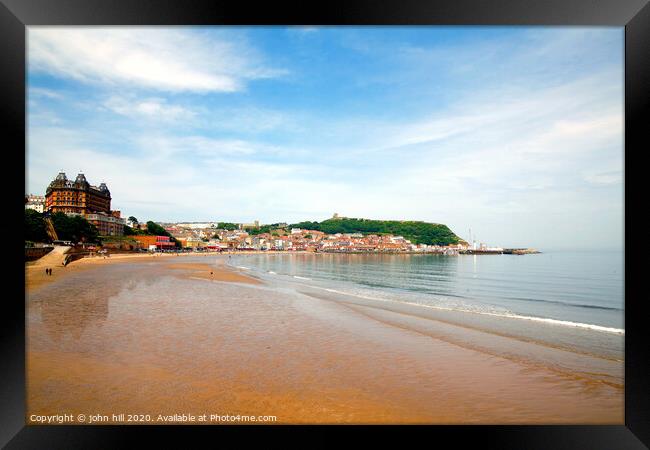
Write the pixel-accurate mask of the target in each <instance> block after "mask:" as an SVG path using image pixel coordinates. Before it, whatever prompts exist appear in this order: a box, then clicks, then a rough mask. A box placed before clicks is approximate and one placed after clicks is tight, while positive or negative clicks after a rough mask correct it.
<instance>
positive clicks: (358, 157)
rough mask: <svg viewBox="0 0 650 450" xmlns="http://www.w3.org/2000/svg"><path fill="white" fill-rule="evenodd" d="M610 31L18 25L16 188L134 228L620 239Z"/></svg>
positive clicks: (613, 32) (528, 242) (504, 240)
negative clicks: (390, 225)
mask: <svg viewBox="0 0 650 450" xmlns="http://www.w3.org/2000/svg"><path fill="white" fill-rule="evenodd" d="M623 38H624V29H623V28H622V27H621V28H619V27H608V28H593V27H494V26H491V27H478V26H474V27H441V26H407V27H311V26H309V27H308V26H304V27H277V26H276V27H38V26H30V27H28V29H27V44H28V47H27V66H28V67H27V105H28V106H27V121H28V128H27V152H26V187H25V189H26V194H38V195H44V193H45V190H46V188H47V186H48V184H49V183H50V181H51V180H53V179H54V177H55V176H56V175H57V173H58V172H59V171H61V170H63V171H64V172H66V174H67V176H68V177H69V178H74V177H75V176H76V175H77V173H79V172H83V173H84V174H85V176H86V178H87V179H88V181H89V182H90V183H91V184H93V185H99V184H100V183H101V182H105V183H106V184H107V185H108V188H109V189H110V191H111V195H112V209H116V210H120V211H121V212H122V216H123V217H128V216H135V217H137V218H138V219H139V220H140V221H146V220H154V221H160V222H176V221H197V222H198V221H228V222H252V221H254V220H259V221H260V222H261V223H277V222H288V223H292V222H298V221H303V220H312V221H321V220H325V219H327V218H329V217H331V216H332V215H333V214H334V213H338V214H339V215H341V216H346V217H363V218H371V219H395V220H423V221H427V222H435V223H444V224H446V225H448V226H449V227H450V228H451V229H452V230H453V231H454V232H455V233H456V234H457V235H459V236H461V237H462V238H465V239H468V238H469V230H470V229H471V231H472V237H473V238H476V239H477V240H478V241H480V242H485V243H487V244H489V245H498V246H505V247H520V246H522V247H536V248H539V249H542V250H544V249H551V248H552V249H569V248H581V249H595V248H607V249H622V247H623V214H624V211H623V188H624V186H623V158H624V153H623V149H624V147H623V145H624V141H623V138H624V133H623V130H624V128H623V106H624V91H623V73H624V72H623V70H624V63H623V56H624V52H623V50H624V39H623Z"/></svg>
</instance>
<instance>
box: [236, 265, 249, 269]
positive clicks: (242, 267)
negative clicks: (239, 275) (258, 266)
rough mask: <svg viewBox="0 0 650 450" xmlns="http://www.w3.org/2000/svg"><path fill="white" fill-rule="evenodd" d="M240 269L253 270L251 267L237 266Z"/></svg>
mask: <svg viewBox="0 0 650 450" xmlns="http://www.w3.org/2000/svg"><path fill="white" fill-rule="evenodd" d="M236 267H237V268H238V269H244V270H251V268H250V267H245V266H236Z"/></svg>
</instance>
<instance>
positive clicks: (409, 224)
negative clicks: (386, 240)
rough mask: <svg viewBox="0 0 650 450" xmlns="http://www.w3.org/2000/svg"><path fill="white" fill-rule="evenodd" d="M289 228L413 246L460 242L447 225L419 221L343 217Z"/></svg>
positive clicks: (298, 224) (304, 223)
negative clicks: (399, 239)
mask: <svg viewBox="0 0 650 450" xmlns="http://www.w3.org/2000/svg"><path fill="white" fill-rule="evenodd" d="M289 227H290V228H304V229H307V230H317V231H322V232H324V233H328V234H335V233H362V234H364V235H365V234H392V235H396V236H404V237H405V238H406V239H408V240H410V241H411V242H413V243H414V244H429V245H449V244H457V243H458V242H459V241H460V240H461V239H460V238H459V237H458V236H456V235H455V234H454V233H453V232H452V231H451V230H450V229H449V227H447V225H443V224H439V223H427V222H420V221H399V220H370V219H350V218H347V217H345V218H337V219H327V220H324V221H322V222H300V223H295V224H292V225H289Z"/></svg>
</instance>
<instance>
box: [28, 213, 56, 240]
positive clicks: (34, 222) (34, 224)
mask: <svg viewBox="0 0 650 450" xmlns="http://www.w3.org/2000/svg"><path fill="white" fill-rule="evenodd" d="M25 240H26V241H33V242H50V238H49V237H48V235H47V231H46V228H45V218H44V217H43V214H41V213H39V212H38V211H34V210H33V209H26V210H25Z"/></svg>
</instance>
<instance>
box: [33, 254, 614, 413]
mask: <svg viewBox="0 0 650 450" xmlns="http://www.w3.org/2000/svg"><path fill="white" fill-rule="evenodd" d="M193 256H194V255H193ZM226 261H227V256H225V255H215V254H209V255H205V257H203V256H202V257H201V258H184V257H181V256H178V257H177V256H175V255H171V254H170V255H161V256H156V257H152V256H150V255H134V256H130V255H129V256H127V255H124V256H111V257H110V258H106V259H104V258H93V259H82V260H79V261H75V262H72V263H71V264H70V265H68V266H67V267H65V268H57V267H55V268H54V275H53V276H51V277H49V276H46V275H45V272H44V267H45V265H44V262H41V264H38V263H36V264H28V265H26V280H27V281H26V291H27V300H26V302H27V394H28V395H27V397H28V403H27V423H36V421H35V420H34V418H33V417H34V416H35V415H39V416H42V415H54V414H72V415H75V416H77V415H78V414H84V415H86V416H89V415H93V414H94V415H100V419H99V423H134V422H133V421H129V418H128V415H132V414H143V415H149V416H150V419H149V421H148V422H146V423H158V424H160V423H178V421H174V420H171V419H169V416H173V415H174V414H177V415H182V414H185V415H188V416H191V415H194V416H200V415H202V414H208V415H210V414H217V415H226V414H228V415H237V414H239V415H254V416H256V417H257V416H269V415H273V416H275V417H276V420H275V421H273V423H433V424H451V423H474V424H476V423H486V424H498V423H511V424H512V423H522V424H523V423H555V424H578V423H582V424H605V423H608V424H621V423H623V386H622V383H621V384H617V383H615V382H609V381H608V380H604V381H603V380H602V379H599V378H597V377H591V376H589V375H588V374H587V375H585V374H582V373H578V371H575V372H573V371H572V370H571V367H569V368H568V369H567V368H566V367H564V370H563V371H558V370H553V368H550V367H539V366H536V365H534V364H530V363H528V362H527V360H526V359H523V358H516V357H513V355H515V356H516V355H519V354H527V353H531V352H542V351H543V352H550V354H551V356H552V357H553V356H555V355H557V358H558V360H559V359H561V358H564V355H562V354H561V352H565V353H566V349H553V348H550V347H544V348H542V347H540V346H539V345H537V344H535V343H530V342H524V341H522V340H517V339H513V338H512V337H509V336H499V335H497V334H495V333H493V332H490V331H489V330H486V329H482V330H481V329H478V328H471V329H470V328H467V327H466V326H459V325H458V324H455V323H454V322H453V320H451V319H447V318H441V317H427V316H424V315H420V314H417V313H414V312H413V311H407V310H389V309H386V308H381V307H378V306H377V305H372V304H369V303H368V304H361V303H357V304H354V303H352V302H350V301H347V300H346V299H343V298H334V297H328V296H324V295H320V296H319V295H307V294H306V293H301V292H295V291H290V290H289V289H277V288H271V287H270V286H268V285H267V284H266V283H264V282H262V281H261V280H258V279H256V278H254V277H251V276H249V275H248V274H247V273H246V271H245V270H239V269H236V268H232V267H229V266H228V265H227V264H226ZM45 262H47V261H45ZM41 272H42V274H41ZM210 272H212V274H211V273H210ZM43 287H47V288H46V289H43ZM488 344H489V345H488ZM553 352H555V353H553ZM580 358H583V359H580ZM588 358H591V360H594V357H593V356H592V355H581V354H579V353H575V354H573V353H571V354H570V355H569V356H568V357H567V358H566V359H570V360H572V361H576V364H577V365H578V364H582V363H583V362H585V364H587V363H589V364H593V365H598V364H601V365H602V364H613V365H615V364H619V365H621V374H622V364H620V362H615V361H609V362H602V361H600V360H598V361H595V362H591V360H589V359H588ZM616 367H618V366H616ZM616 370H617V369H616ZM114 414H115V415H117V416H113V415H114ZM120 414H126V415H127V416H124V417H122V416H119V415H120ZM160 415H163V416H165V417H167V418H166V419H164V420H163V422H160V421H157V420H158V417H159V416H160ZM103 416H106V417H108V419H107V420H103V418H101V417H103ZM136 423H142V422H136ZM193 423H202V422H199V421H195V422H193ZM212 423H214V422H212ZM231 423H232V422H231ZM234 423H241V422H234ZM266 423H268V422H266Z"/></svg>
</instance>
